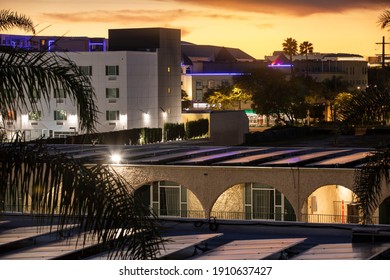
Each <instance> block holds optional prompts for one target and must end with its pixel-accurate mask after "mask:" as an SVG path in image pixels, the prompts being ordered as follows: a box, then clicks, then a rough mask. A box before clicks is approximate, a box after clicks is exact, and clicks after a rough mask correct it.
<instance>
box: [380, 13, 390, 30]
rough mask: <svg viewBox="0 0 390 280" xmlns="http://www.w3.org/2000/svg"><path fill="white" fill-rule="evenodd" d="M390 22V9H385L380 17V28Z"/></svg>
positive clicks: (383, 27)
mask: <svg viewBox="0 0 390 280" xmlns="http://www.w3.org/2000/svg"><path fill="white" fill-rule="evenodd" d="M389 24H390V10H384V11H383V13H382V14H381V15H380V16H379V18H378V25H379V26H380V28H382V29H385V28H386V27H388V26H389Z"/></svg>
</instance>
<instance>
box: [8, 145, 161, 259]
mask: <svg viewBox="0 0 390 280" xmlns="http://www.w3.org/2000/svg"><path fill="white" fill-rule="evenodd" d="M0 163H1V166H0V168H1V169H0V172H1V181H0V201H1V202H2V203H3V205H0V206H1V209H4V207H5V205H4V204H5V203H11V204H15V205H16V204H17V203H19V201H22V204H23V207H25V208H28V209H31V213H32V214H42V215H47V216H48V217H50V223H51V224H53V223H54V222H55V219H54V217H56V218H58V223H59V224H58V226H59V227H60V228H63V227H64V226H65V225H67V224H69V223H77V224H79V225H80V237H79V240H80V242H85V238H86V236H87V235H90V234H92V235H94V236H95V237H96V238H97V240H98V241H99V243H103V244H110V249H111V252H112V253H111V255H110V257H113V258H118V257H120V258H126V259H153V258H155V257H156V254H157V252H158V251H159V248H160V246H161V244H162V239H161V238H160V236H159V230H158V226H157V223H156V219H155V217H154V215H153V214H152V213H151V212H150V210H149V209H148V208H146V207H145V206H144V205H143V204H142V203H141V201H140V200H139V199H138V198H137V197H136V196H135V195H134V190H133V189H132V187H131V186H130V184H129V183H128V182H126V181H125V180H124V178H122V177H121V176H120V175H119V174H117V173H116V172H115V171H114V170H113V169H112V168H111V167H110V166H108V165H102V164H97V165H91V166H85V165H83V164H81V162H79V161H77V160H75V159H73V158H71V157H69V156H67V155H66V154H62V153H58V152H57V151H55V150H53V149H50V148H47V146H45V145H42V144H37V145H27V144H23V143H13V144H3V145H2V146H1V147H0Z"/></svg>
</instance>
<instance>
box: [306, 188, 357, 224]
mask: <svg viewBox="0 0 390 280" xmlns="http://www.w3.org/2000/svg"><path fill="white" fill-rule="evenodd" d="M300 211H301V217H302V218H301V219H302V221H305V222H313V223H348V222H358V211H357V206H356V204H354V198H353V191H352V189H351V188H350V187H345V186H342V185H337V184H327V185H322V186H319V187H316V188H314V190H313V192H312V193H310V194H309V195H308V196H307V197H306V198H305V199H304V201H303V202H302V204H301V210H300Z"/></svg>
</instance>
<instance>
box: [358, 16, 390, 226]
mask: <svg viewBox="0 0 390 280" xmlns="http://www.w3.org/2000/svg"><path fill="white" fill-rule="evenodd" d="M378 23H379V24H380V27H381V28H382V29H383V28H386V27H388V26H389V24H390V10H385V11H384V12H383V13H382V14H381V15H380V17H379V20H378ZM381 74H384V72H381ZM378 81H381V83H380V84H375V85H374V86H373V88H374V92H375V91H378V92H377V93H379V94H377V96H378V95H379V96H380V95H385V96H386V97H385V100H383V99H382V100H381V101H379V102H378V100H376V101H375V102H374V103H375V104H376V106H378V105H379V106H381V105H387V104H389V99H387V100H386V98H388V96H389V90H388V87H387V86H386V84H388V83H387V81H388V78H386V79H383V75H381V78H380V79H379V80H378ZM383 81H384V83H382V82H383ZM375 86H376V87H375ZM369 90H370V91H372V87H370V88H369ZM366 97H368V96H366ZM375 98H376V97H375ZM363 99H364V98H359V101H363ZM364 101H365V100H364ZM382 102H386V103H382ZM363 106H365V105H363ZM358 107H359V108H360V109H362V108H361V107H362V106H358ZM365 109H366V110H367V108H365ZM387 114H389V108H387ZM389 185H390V144H389V143H385V144H383V145H381V146H379V147H378V148H377V149H376V150H375V151H374V152H373V153H372V154H371V155H370V156H369V157H368V162H367V163H366V164H364V165H361V166H359V168H358V169H357V170H356V171H355V182H354V188H353V191H354V193H355V195H356V201H357V203H358V205H359V208H360V211H361V213H362V216H363V217H362V221H361V222H362V223H363V224H367V223H370V222H371V215H372V214H373V212H374V210H375V209H376V208H377V207H378V206H379V203H380V198H381V193H382V188H383V187H384V186H387V187H389Z"/></svg>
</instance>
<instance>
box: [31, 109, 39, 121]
mask: <svg viewBox="0 0 390 280" xmlns="http://www.w3.org/2000/svg"><path fill="white" fill-rule="evenodd" d="M41 116H42V113H41V111H33V112H30V113H28V120H30V121H39V120H41Z"/></svg>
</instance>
